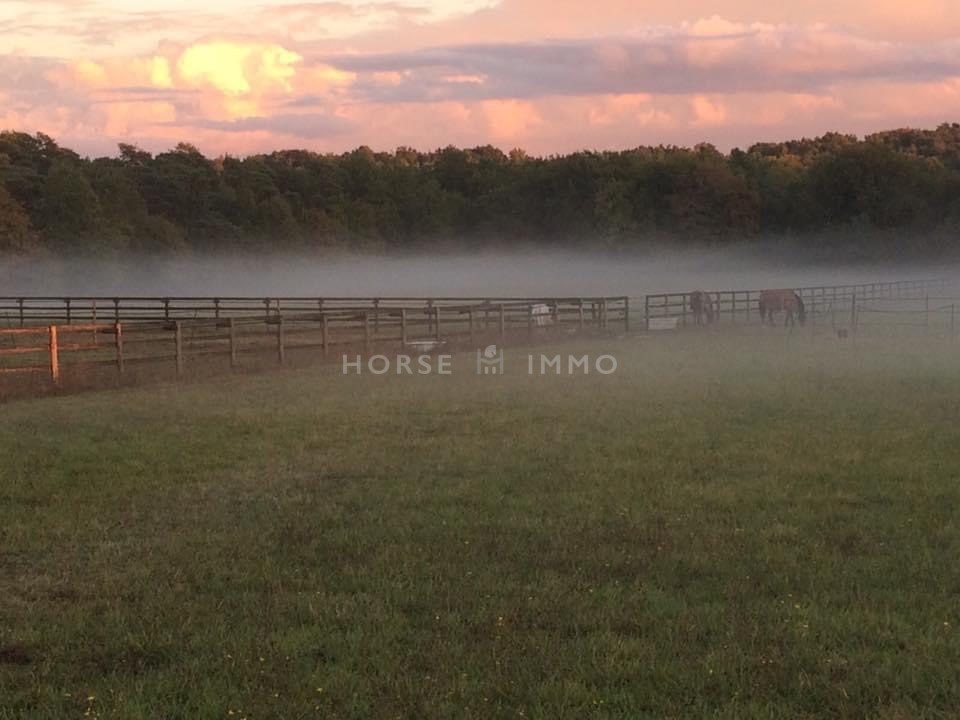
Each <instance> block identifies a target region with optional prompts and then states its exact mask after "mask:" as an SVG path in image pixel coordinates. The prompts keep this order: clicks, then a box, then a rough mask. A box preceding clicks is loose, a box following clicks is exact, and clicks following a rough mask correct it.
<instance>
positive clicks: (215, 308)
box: [213, 298, 220, 320]
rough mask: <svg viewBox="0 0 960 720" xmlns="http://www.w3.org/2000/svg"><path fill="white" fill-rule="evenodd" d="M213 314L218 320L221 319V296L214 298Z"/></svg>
mask: <svg viewBox="0 0 960 720" xmlns="http://www.w3.org/2000/svg"><path fill="white" fill-rule="evenodd" d="M213 316H214V317H215V318H216V319H217V320H219V319H220V298H214V299H213Z"/></svg>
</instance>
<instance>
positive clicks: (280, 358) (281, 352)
mask: <svg viewBox="0 0 960 720" xmlns="http://www.w3.org/2000/svg"><path fill="white" fill-rule="evenodd" d="M286 359H287V356H286V348H285V347H284V344H283V315H278V316H277V362H279V363H280V364H281V365H283V363H284V361H285V360H286Z"/></svg>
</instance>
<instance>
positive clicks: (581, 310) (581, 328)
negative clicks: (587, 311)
mask: <svg viewBox="0 0 960 720" xmlns="http://www.w3.org/2000/svg"><path fill="white" fill-rule="evenodd" d="M577 308H578V310H579V313H580V315H579V326H580V331H581V332H583V298H580V302H579V303H578V305H577Z"/></svg>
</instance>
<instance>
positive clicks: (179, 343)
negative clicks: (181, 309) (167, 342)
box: [173, 320, 183, 378]
mask: <svg viewBox="0 0 960 720" xmlns="http://www.w3.org/2000/svg"><path fill="white" fill-rule="evenodd" d="M173 343H174V345H175V346H176V350H177V377H178V378H179V377H182V376H183V327H182V325H181V323H180V321H179V320H177V322H175V323H174V325H173Z"/></svg>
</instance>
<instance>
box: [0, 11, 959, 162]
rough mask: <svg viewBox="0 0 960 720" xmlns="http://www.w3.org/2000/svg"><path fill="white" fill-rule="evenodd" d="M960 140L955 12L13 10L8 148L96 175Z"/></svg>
mask: <svg viewBox="0 0 960 720" xmlns="http://www.w3.org/2000/svg"><path fill="white" fill-rule="evenodd" d="M955 120H960V2H957V0H912V1H911V2H909V3H906V2H903V0H805V1H804V2H796V1H795V0H714V1H713V2H695V1H694V0H671V1H670V2H664V0H324V1H321V2H291V1H289V0H203V1H202V2H201V1H199V0H0V129H10V130H21V131H25V132H31V133H32V132H38V131H40V132H44V133H47V134H49V135H52V136H53V137H54V138H56V139H57V140H58V141H59V142H60V143H61V144H63V145H66V146H68V147H71V148H73V149H75V150H77V151H78V152H81V153H82V154H85V155H114V154H116V145H117V143H118V142H126V143H133V144H136V145H139V146H140V147H143V148H144V149H147V150H151V151H153V152H157V151H162V150H165V149H168V148H170V147H172V146H174V145H176V144H177V143H178V142H190V143H193V144H195V145H197V146H198V147H199V148H200V149H201V150H202V151H203V152H205V153H206V154H208V155H219V154H223V153H229V154H233V155H246V154H250V153H255V152H269V151H271V150H277V149H284V148H308V149H311V150H316V151H323V152H341V151H344V150H349V149H352V148H355V147H358V146H361V145H367V146H370V147H372V148H373V149H375V150H393V149H395V148H397V147H413V148H417V149H420V150H432V149H435V148H438V147H443V146H446V145H451V144H452V145H457V146H461V147H473V146H477V145H486V144H493V145H496V146H498V147H501V148H503V149H504V150H510V149H512V148H515V147H520V148H524V149H525V150H527V151H528V152H530V153H533V154H538V155H547V154H554V153H567V152H572V151H576V150H583V149H595V150H600V149H624V148H631V147H636V146H638V145H659V144H677V145H693V144H696V143H698V142H710V143H713V144H714V145H716V146H717V147H719V148H720V149H722V150H729V149H730V148H732V147H747V146H749V145H751V144H752V143H754V142H758V141H773V140H783V139H789V138H793V137H801V136H807V137H809V136H814V135H819V134H823V133H824V132H828V131H838V132H846V133H854V134H858V135H863V134H866V133H869V132H874V131H877V130H883V129H891V128H897V127H935V126H936V125H938V124H940V123H942V122H952V121H955Z"/></svg>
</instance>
